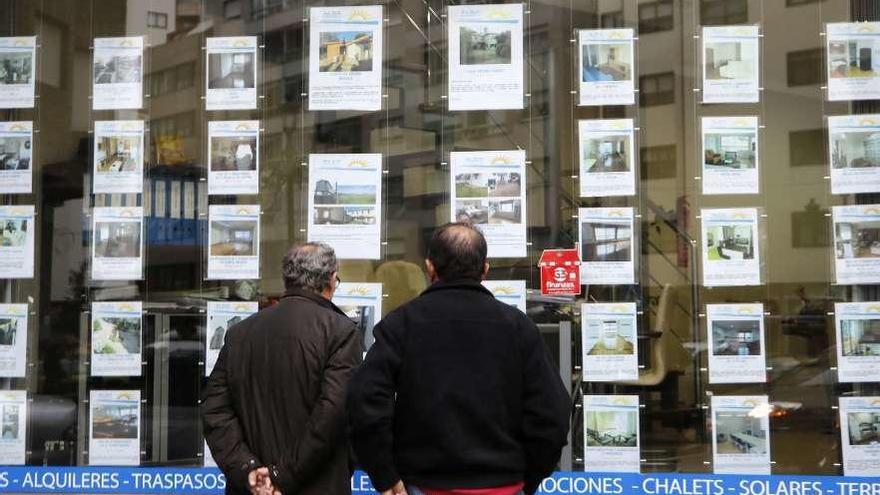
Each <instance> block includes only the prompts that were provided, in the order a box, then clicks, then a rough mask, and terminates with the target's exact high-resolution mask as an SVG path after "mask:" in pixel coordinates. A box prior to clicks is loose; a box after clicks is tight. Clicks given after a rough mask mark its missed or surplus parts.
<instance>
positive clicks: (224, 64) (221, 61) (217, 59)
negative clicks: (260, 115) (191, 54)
mask: <svg viewBox="0 0 880 495" xmlns="http://www.w3.org/2000/svg"><path fill="white" fill-rule="evenodd" d="M206 48H207V50H206V51H207V57H208V59H207V63H206V65H207V69H206V70H205V109H206V110H249V109H254V108H257V37H256V36H230V37H223V38H208V39H207V47H206Z"/></svg>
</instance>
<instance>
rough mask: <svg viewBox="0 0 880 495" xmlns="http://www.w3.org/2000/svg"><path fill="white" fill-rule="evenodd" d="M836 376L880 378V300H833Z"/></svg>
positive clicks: (852, 380)
mask: <svg viewBox="0 0 880 495" xmlns="http://www.w3.org/2000/svg"><path fill="white" fill-rule="evenodd" d="M834 326H835V333H836V335H837V379H838V380H839V381H841V382H847V383H855V382H876V381H880V302H853V303H834Z"/></svg>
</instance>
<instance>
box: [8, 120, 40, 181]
mask: <svg viewBox="0 0 880 495" xmlns="http://www.w3.org/2000/svg"><path fill="white" fill-rule="evenodd" d="M0 149H2V150H3V153H2V154H0V194H30V193H31V191H32V188H33V185H32V183H33V175H34V174H33V161H34V160H33V158H34V123H33V122H30V121H28V122H0Z"/></svg>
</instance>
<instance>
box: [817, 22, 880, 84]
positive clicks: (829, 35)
mask: <svg viewBox="0 0 880 495" xmlns="http://www.w3.org/2000/svg"><path fill="white" fill-rule="evenodd" d="M825 33H826V34H825V40H826V49H827V53H826V54H825V60H827V64H828V67H827V73H828V99H829V100H830V101H842V100H875V99H877V98H880V22H834V23H829V24H826V25H825Z"/></svg>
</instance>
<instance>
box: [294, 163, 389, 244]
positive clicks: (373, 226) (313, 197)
mask: <svg viewBox="0 0 880 495" xmlns="http://www.w3.org/2000/svg"><path fill="white" fill-rule="evenodd" d="M381 225H382V155H381V154H380V153H349V154H311V155H309V218H308V239H309V241H320V242H325V243H327V244H329V245H330V246H332V247H333V249H334V250H335V251H336V256H338V257H339V258H340V259H369V260H374V259H379V258H380V257H381V233H382V230H381Z"/></svg>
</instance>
